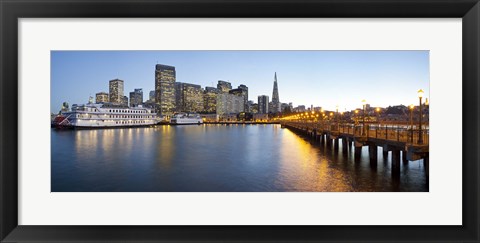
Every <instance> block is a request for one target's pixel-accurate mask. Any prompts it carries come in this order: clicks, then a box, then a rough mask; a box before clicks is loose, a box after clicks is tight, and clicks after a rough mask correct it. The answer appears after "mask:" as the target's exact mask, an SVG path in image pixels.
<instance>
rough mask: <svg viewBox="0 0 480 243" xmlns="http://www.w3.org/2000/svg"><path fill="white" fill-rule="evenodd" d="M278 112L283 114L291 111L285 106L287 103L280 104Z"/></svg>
mask: <svg viewBox="0 0 480 243" xmlns="http://www.w3.org/2000/svg"><path fill="white" fill-rule="evenodd" d="M280 110H281V112H285V111H291V110H290V106H288V104H287V103H282V104H281V109H280Z"/></svg>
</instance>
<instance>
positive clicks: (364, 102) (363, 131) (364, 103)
mask: <svg viewBox="0 0 480 243" xmlns="http://www.w3.org/2000/svg"><path fill="white" fill-rule="evenodd" d="M366 104H367V101H365V100H362V105H363V127H362V136H363V135H365V115H366V114H365V107H366Z"/></svg>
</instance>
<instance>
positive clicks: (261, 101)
mask: <svg viewBox="0 0 480 243" xmlns="http://www.w3.org/2000/svg"><path fill="white" fill-rule="evenodd" d="M268 104H269V97H268V95H259V96H258V113H259V114H267V113H268Z"/></svg>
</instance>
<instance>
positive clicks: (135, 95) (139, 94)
mask: <svg viewBox="0 0 480 243" xmlns="http://www.w3.org/2000/svg"><path fill="white" fill-rule="evenodd" d="M142 104H143V90H142V89H134V91H133V92H130V107H138V106H139V105H142Z"/></svg>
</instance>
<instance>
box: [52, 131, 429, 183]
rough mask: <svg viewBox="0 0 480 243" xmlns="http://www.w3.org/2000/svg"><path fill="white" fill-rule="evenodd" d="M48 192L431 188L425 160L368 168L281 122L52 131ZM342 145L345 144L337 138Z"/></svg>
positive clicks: (381, 161) (365, 157)
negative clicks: (397, 171) (394, 168)
mask: <svg viewBox="0 0 480 243" xmlns="http://www.w3.org/2000/svg"><path fill="white" fill-rule="evenodd" d="M51 136H52V140H51V141H52V191H85V192H90V191H125V192H127V191H128V192H131V191H138V192H140V191H142V192H148V191H152V192H165V191H182V192H204V191H214V192H230V191H240V192H247V191H248V192H250V191H259V192H274V191H332V192H333V191H341V192H345V191H428V184H427V179H426V177H425V172H424V168H423V164H422V163H421V162H420V161H414V162H409V163H408V164H403V163H402V165H401V166H402V167H401V175H400V179H392V176H391V172H390V168H391V161H390V159H387V160H384V159H383V155H382V150H381V149H380V148H379V149H378V156H379V160H378V165H377V167H375V168H372V167H370V164H369V158H368V149H367V147H364V149H363V150H362V154H361V159H360V161H357V162H355V161H354V160H353V154H344V153H342V148H341V147H340V149H339V151H340V152H335V151H333V150H331V149H327V148H326V147H325V146H321V145H320V144H319V143H317V142H314V141H311V140H309V139H307V138H304V137H302V136H299V135H297V134H295V133H293V132H292V131H290V130H288V129H281V128H280V126H279V125H243V126H242V125H236V126H235V125H234V126H225V125H201V126H196V125H195V126H176V127H172V126H159V127H156V128H128V129H105V130H77V131H56V130H52V132H51ZM339 145H340V146H342V143H341V142H340V143H339Z"/></svg>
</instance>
